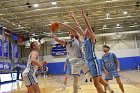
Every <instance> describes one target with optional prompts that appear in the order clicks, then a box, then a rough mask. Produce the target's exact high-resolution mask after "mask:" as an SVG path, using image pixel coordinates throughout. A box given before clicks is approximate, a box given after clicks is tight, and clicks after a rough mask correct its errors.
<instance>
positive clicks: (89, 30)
mask: <svg viewBox="0 0 140 93" xmlns="http://www.w3.org/2000/svg"><path fill="white" fill-rule="evenodd" d="M82 15H83V18H84V20H85V24H86V26H87V28H88V32H89V35H90V38H91V41H92V43H95V41H96V40H95V39H96V38H95V34H94V32H93V29H92V27H91V26H90V23H89V21H88V18H87V16H86V15H85V13H84V10H83V9H82Z"/></svg>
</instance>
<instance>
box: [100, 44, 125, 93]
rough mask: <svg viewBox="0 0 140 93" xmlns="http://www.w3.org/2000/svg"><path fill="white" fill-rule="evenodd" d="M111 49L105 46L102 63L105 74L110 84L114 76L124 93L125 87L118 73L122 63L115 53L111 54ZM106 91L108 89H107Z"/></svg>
mask: <svg viewBox="0 0 140 93" xmlns="http://www.w3.org/2000/svg"><path fill="white" fill-rule="evenodd" d="M109 50H110V47H109V46H107V45H104V46H103V51H104V53H105V54H104V55H103V56H102V62H103V69H104V72H105V75H106V77H105V80H106V81H107V82H108V81H109V80H112V79H113V76H114V77H115V78H116V81H117V83H118V84H119V87H120V89H121V91H122V93H124V87H123V84H122V82H121V79H120V75H119V74H118V72H119V71H120V63H119V61H118V59H117V57H116V55H115V54H114V53H111V52H109ZM105 91H106V88H105Z"/></svg>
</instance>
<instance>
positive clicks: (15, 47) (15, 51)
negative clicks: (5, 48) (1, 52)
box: [11, 43, 18, 59]
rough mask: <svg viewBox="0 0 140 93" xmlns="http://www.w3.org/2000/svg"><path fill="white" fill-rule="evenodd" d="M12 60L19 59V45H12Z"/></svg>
mask: <svg viewBox="0 0 140 93" xmlns="http://www.w3.org/2000/svg"><path fill="white" fill-rule="evenodd" d="M11 52H12V59H14V58H18V45H15V44H12V43H11Z"/></svg>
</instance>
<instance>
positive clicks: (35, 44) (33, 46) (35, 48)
mask: <svg viewBox="0 0 140 93" xmlns="http://www.w3.org/2000/svg"><path fill="white" fill-rule="evenodd" d="M30 48H31V49H32V50H37V51H39V49H40V44H39V42H37V41H34V42H32V43H31V44H30Z"/></svg>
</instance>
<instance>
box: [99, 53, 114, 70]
mask: <svg viewBox="0 0 140 93" xmlns="http://www.w3.org/2000/svg"><path fill="white" fill-rule="evenodd" d="M115 60H117V57H116V55H115V54H114V53H109V54H108V55H103V56H102V63H103V65H104V66H105V68H106V69H107V70H108V71H113V70H116V69H117V64H116V63H115Z"/></svg>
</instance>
